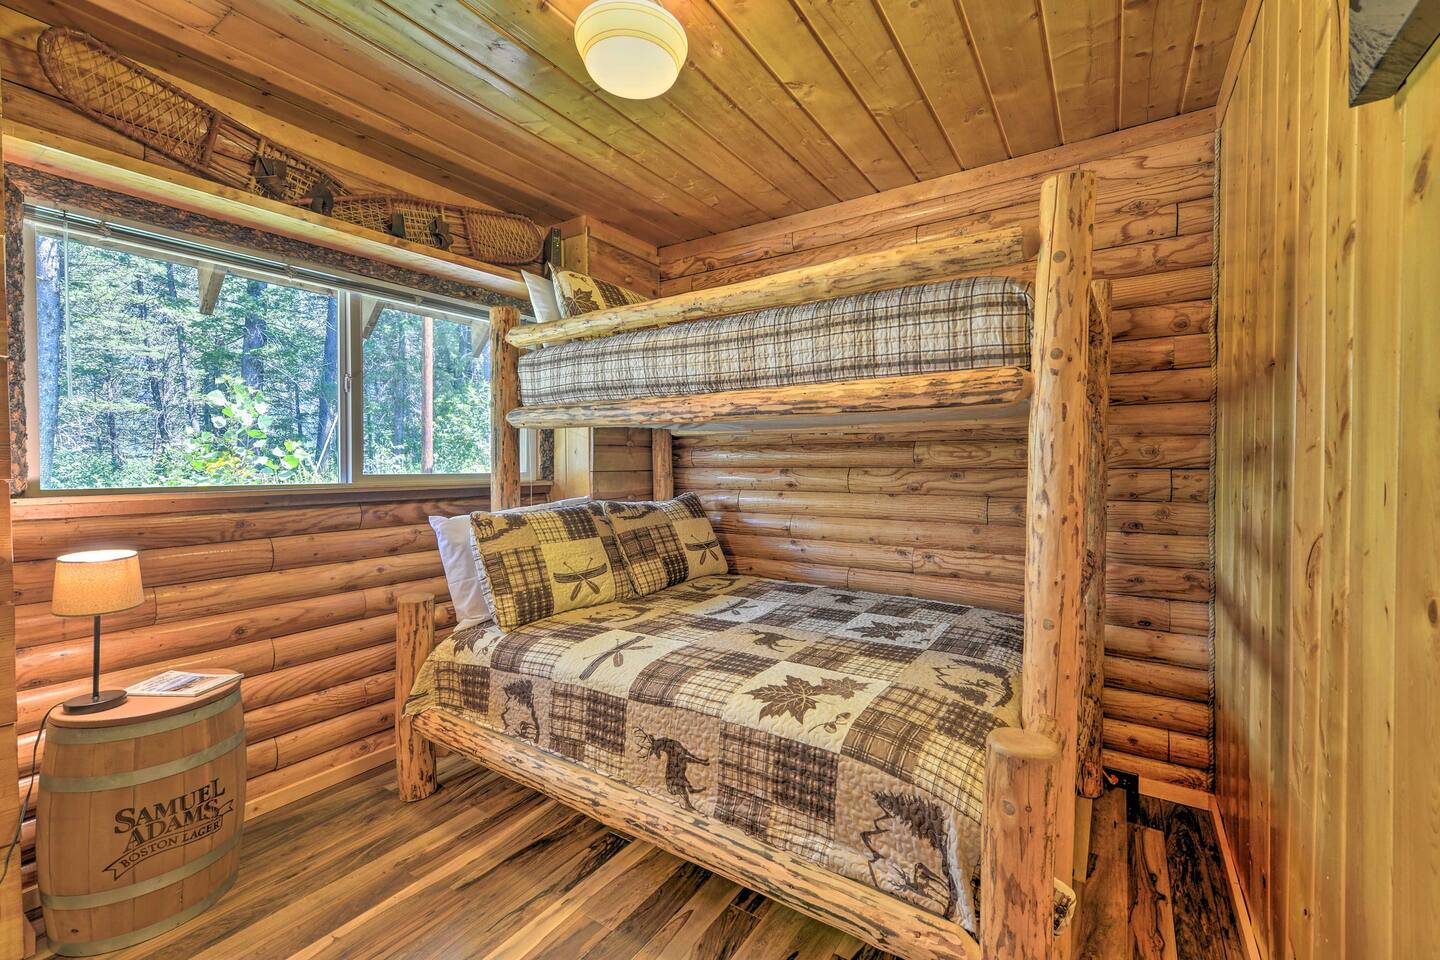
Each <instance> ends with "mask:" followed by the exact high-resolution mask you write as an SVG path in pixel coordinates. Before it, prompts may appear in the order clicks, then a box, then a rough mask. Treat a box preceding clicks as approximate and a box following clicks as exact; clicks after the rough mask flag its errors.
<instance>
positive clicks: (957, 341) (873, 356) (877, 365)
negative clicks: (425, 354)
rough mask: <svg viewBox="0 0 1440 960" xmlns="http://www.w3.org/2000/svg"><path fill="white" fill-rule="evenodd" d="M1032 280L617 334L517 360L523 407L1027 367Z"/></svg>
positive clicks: (927, 289) (958, 283)
mask: <svg viewBox="0 0 1440 960" xmlns="http://www.w3.org/2000/svg"><path fill="white" fill-rule="evenodd" d="M1032 308H1033V301H1032V298H1031V293H1030V287H1029V285H1027V284H1025V283H1022V282H1020V281H1018V280H1010V279H1006V278H1003V277H971V278H967V279H963V280H950V281H946V282H944V283H932V284H926V285H924V286H915V287H902V288H900V289H898V290H882V291H878V292H875V293H863V294H856V295H854V296H848V297H838V298H836V299H834V300H822V301H819V302H818V303H807V304H802V305H800V306H794V307H776V308H773V309H768V310H759V311H756V312H754V313H743V314H739V315H737V316H733V317H724V318H721V319H719V320H696V321H691V322H689V323H679V324H676V325H675V326H672V327H663V328H661V329H658V330H640V331H636V332H634V333H622V334H616V335H615V336H611V337H604V338H601V339H598V340H582V341H578V342H575V343H564V344H559V345H556V346H553V347H545V348H544V349H541V350H536V351H534V352H532V353H530V354H527V355H526V356H524V357H522V358H521V359H520V393H521V399H522V401H523V402H524V403H525V404H527V405H534V404H546V403H574V402H578V401H592V400H624V399H633V398H636V397H673V396H685V395H688V394H694V393H718V392H721V391H725V390H743V389H747V388H752V387H778V386H786V385H793V384H802V383H826V382H829V381H835V380H852V379H856V378H860V377H894V376H901V375H905V374H921V373H936V372H940V371H947V370H969V369H973V368H977V367H997V366H1028V365H1029V363H1030V317H1031V313H1032Z"/></svg>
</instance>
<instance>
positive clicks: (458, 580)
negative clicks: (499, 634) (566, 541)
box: [430, 497, 589, 623]
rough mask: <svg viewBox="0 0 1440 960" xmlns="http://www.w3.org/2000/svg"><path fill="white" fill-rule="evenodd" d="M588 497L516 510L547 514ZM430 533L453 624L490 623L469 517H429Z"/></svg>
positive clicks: (539, 504)
mask: <svg viewBox="0 0 1440 960" xmlns="http://www.w3.org/2000/svg"><path fill="white" fill-rule="evenodd" d="M588 499H589V498H588V497H570V498H569V499H567V500H557V501H555V502H554V503H536V504H532V505H531V506H528V507H520V508H519V509H520V511H521V512H526V513H528V512H529V511H531V510H551V509H553V508H555V507H560V506H565V507H568V506H573V505H575V504H577V503H585V502H586V501H587V500H588ZM430 529H431V530H434V531H435V541H436V543H437V545H438V546H439V547H440V565H441V566H442V567H444V568H445V582H446V583H447V584H449V586H450V599H451V600H452V601H453V602H454V604H455V620H456V622H457V623H464V622H465V621H467V620H493V619H494V617H493V616H492V615H491V613H490V604H488V603H486V602H485V584H484V580H485V568H484V567H482V566H480V563H479V561H478V560H477V559H476V557H475V527H474V526H472V525H471V523H470V514H468V513H463V514H461V515H460V516H458V517H431V518H430Z"/></svg>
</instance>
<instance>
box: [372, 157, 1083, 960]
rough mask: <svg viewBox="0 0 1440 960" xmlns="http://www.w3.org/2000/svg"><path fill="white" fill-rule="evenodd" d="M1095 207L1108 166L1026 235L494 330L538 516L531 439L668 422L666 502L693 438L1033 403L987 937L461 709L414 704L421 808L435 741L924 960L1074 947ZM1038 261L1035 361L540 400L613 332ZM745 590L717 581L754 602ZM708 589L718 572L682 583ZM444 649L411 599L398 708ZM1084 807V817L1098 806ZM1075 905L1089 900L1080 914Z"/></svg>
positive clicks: (500, 501)
mask: <svg viewBox="0 0 1440 960" xmlns="http://www.w3.org/2000/svg"><path fill="white" fill-rule="evenodd" d="M1094 204H1095V179H1094V176H1093V174H1091V173H1089V172H1087V171H1080V170H1077V171H1071V172H1068V173H1063V174H1059V175H1057V176H1054V177H1052V178H1050V179H1049V180H1047V181H1046V183H1045V184H1044V186H1043V190H1042V196H1041V204H1040V215H1039V230H1038V233H1037V232H1036V231H1034V230H1029V231H1027V230H1025V229H1021V228H1018V227H1017V228H1007V229H1002V230H995V231H988V232H986V233H983V234H976V235H971V236H965V237H958V238H950V239H945V240H939V241H932V242H929V243H924V244H916V245H913V246H907V247H903V248H898V249H895V250H890V251H886V252H884V253H880V254H867V255H861V256H856V257H850V258H846V259H844V260H839V261H833V262H831V263H827V264H822V265H818V266H813V267H806V268H802V269H799V270H793V271H789V272H787V273H782V274H776V275H772V276H769V277H764V278H760V279H756V280H750V281H746V282H743V283H738V284H734V285H731V286H729V287H721V288H716V289H710V290H704V291H697V292H693V293H686V294H681V295H678V296H672V297H666V298H662V299H658V300H653V301H647V302H645V303H640V304H632V305H629V306H624V307H618V308H614V309H607V310H603V311H598V312H595V313H590V314H586V315H583V316H580V317H575V318H571V319H563V320H557V321H550V322H546V323H539V324H527V325H524V326H521V325H520V324H519V315H518V312H517V311H515V310H514V309H513V308H507V307H500V308H495V309H494V311H492V317H491V349H492V355H491V356H492V411H491V413H492V418H493V421H492V422H493V427H494V435H493V441H492V442H493V444H494V459H493V463H494V468H493V475H492V490H491V497H492V509H495V510H502V509H507V508H511V507H518V506H519V503H520V467H519V435H518V429H519V428H521V427H600V426H627V427H646V428H650V429H652V430H654V433H653V439H654V442H653V451H654V468H655V469H654V474H653V477H654V488H655V489H654V493H655V498H656V499H657V500H660V499H667V498H669V497H671V496H672V495H673V492H674V491H673V482H672V474H671V461H670V450H671V446H670V442H671V432H670V431H671V430H672V429H684V430H704V429H707V428H718V429H723V430H725V431H727V432H733V431H736V430H745V429H749V428H759V427H765V426H775V425H780V424H789V425H805V424H829V423H836V422H844V423H855V424H871V423H891V422H907V423H908V422H912V421H913V422H925V423H932V424H933V423H942V424H949V423H957V424H958V423H967V422H970V421H972V420H973V419H974V418H977V417H987V416H995V415H1002V416H1009V415H1014V414H1016V413H1018V412H1021V411H1024V412H1025V414H1026V416H1027V417H1028V423H1029V433H1028V450H1029V453H1028V477H1027V497H1026V525H1027V534H1026V559H1025V565H1026V566H1025V584H1024V587H1025V596H1024V614H1023V644H1021V651H1020V652H1019V656H1018V658H1017V659H1018V661H1019V667H1018V673H1019V677H1018V679H1019V685H1020V694H1019V698H1018V699H1019V707H1018V709H1017V710H1016V711H1015V717H1014V718H1013V720H1012V721H1011V722H1009V723H1005V724H999V725H997V726H996V727H995V728H994V729H993V730H992V731H991V732H990V733H989V736H988V739H987V740H986V741H985V743H984V746H983V780H982V782H981V783H978V784H976V790H977V796H978V802H979V803H980V804H981V806H982V812H981V816H980V823H981V827H980V833H981V838H980V856H979V869H978V881H979V883H978V885H979V891H978V904H979V907H978V915H977V916H976V918H975V920H976V921H977V922H975V923H971V924H970V926H971V927H972V928H974V931H975V932H974V933H972V932H970V931H969V930H967V929H966V928H965V926H963V925H962V924H961V923H960V922H957V920H956V919H955V918H954V917H953V916H942V915H941V914H940V913H937V912H932V911H930V910H925V909H920V908H917V906H915V904H914V902H912V901H907V900H906V899H903V898H901V897H899V896H896V895H894V894H893V893H891V892H887V891H885V890H883V889H877V888H876V887H875V886H873V885H870V884H866V883H863V882H860V881H858V880H857V879H855V878H853V877H848V876H844V875H841V874H839V873H835V872H831V871H829V870H826V869H824V868H823V867H821V866H819V865H818V864H817V862H816V860H817V858H816V857H813V856H803V855H801V854H800V853H797V852H796V851H795V850H792V849H784V848H782V847H780V846H776V845H772V844H769V843H766V842H764V841H763V840H760V839H757V838H756V837H755V836H752V835H751V834H750V833H747V832H746V831H745V830H742V829H738V828H737V827H736V826H734V825H731V824H729V823H724V822H720V821H718V820H716V819H714V818H712V817H707V816H704V815H702V814H700V813H698V812H696V811H695V810H693V809H690V805H689V804H688V803H685V802H680V803H677V802H670V800H673V799H674V798H670V800H667V798H665V797H663V796H657V795H656V794H655V793H654V792H653V791H649V792H647V791H642V790H640V789H638V788H636V787H634V786H631V785H627V784H626V783H622V782H621V781H619V780H617V779H614V778H612V777H610V776H606V775H605V774H603V773H601V772H599V771H598V770H596V769H592V768H591V767H588V766H585V765H582V764H580V763H575V762H572V761H570V760H568V759H565V758H563V757H560V756H558V755H557V754H555V753H554V752H551V751H547V750H544V749H541V748H540V747H539V746H537V745H536V744H535V743H533V742H530V741H529V740H525V739H521V738H517V737H513V736H509V735H506V734H505V733H502V732H499V731H497V730H496V729H492V728H490V727H487V726H484V725H481V724H479V723H475V722H472V721H470V720H467V719H466V718H465V717H463V716H461V715H459V713H456V712H451V711H448V710H445V709H440V708H427V709H423V710H421V711H419V712H415V711H413V710H412V711H409V712H406V711H404V710H403V709H402V710H401V712H400V713H399V715H398V716H397V745H396V753H397V769H398V775H399V783H400V795H401V797H402V798H403V799H405V800H407V801H409V800H418V799H421V798H423V797H425V796H428V795H429V794H430V793H431V792H433V791H434V790H435V788H436V780H435V749H436V747H443V748H446V749H449V750H452V751H455V752H458V753H460V754H462V755H464V756H466V757H469V758H471V759H473V760H475V761H477V762H479V763H482V764H484V765H486V766H489V767H491V768H493V769H495V770H497V771H499V772H501V773H503V774H504V775H506V776H508V777H510V778H512V779H515V780H517V781H519V782H521V783H524V784H527V785H529V786H531V787H533V788H535V789H536V790H538V791H540V792H542V793H544V794H547V795H549V796H551V797H554V798H555V799H557V800H559V801H561V802H562V803H565V804H568V805H570V806H572V807H574V808H576V809H578V810H580V811H582V812H584V813H586V814H588V815H590V816H592V817H594V818H595V819H597V820H599V821H601V822H602V823H605V824H607V825H609V826H611V827H613V828H615V829H617V830H619V831H621V832H623V833H626V834H629V835H631V836H635V837H639V838H643V839H645V840H647V841H649V842H651V843H653V844H655V845H656V846H658V847H661V848H662V849H665V850H667V851H669V852H671V853H673V854H675V855H677V856H679V857H682V858H684V859H687V860H690V861H692V862H695V863H697V864H699V865H701V866H703V867H705V868H707V869H709V870H711V871H713V872H715V873H718V874H721V875H723V876H726V877H728V878H730V879H732V880H734V881H736V882H738V883H741V884H743V885H745V886H747V887H750V888H752V889H755V890H758V891H760V892H762V893H764V894H766V895H768V896H770V897H772V898H774V899H776V900H778V901H780V902H782V903H785V904H787V905H789V906H791V907H793V908H795V909H797V910H799V911H801V912H803V913H806V914H808V915H810V916H812V917H815V918H817V919H819V920H821V921H823V922H825V923H828V924H831V925H833V926H835V927H837V928H839V929H841V930H844V931H846V932H848V933H851V934H853V935H855V936H857V937H859V938H861V939H863V940H865V941H867V942H868V943H871V944H873V945H874V946H876V947H879V948H881V949H884V950H888V951H890V952H893V953H895V954H897V955H899V956H901V957H903V958H905V960H942V958H957V957H965V958H976V960H979V958H984V960H1000V958H1004V960H1030V958H1036V960H1038V958H1044V957H1050V956H1054V955H1060V954H1057V952H1056V951H1057V947H1056V944H1063V943H1064V939H1063V935H1061V934H1059V933H1058V932H1057V931H1058V929H1059V926H1060V925H1059V924H1058V923H1057V910H1056V904H1057V900H1059V901H1067V897H1066V896H1065V895H1068V894H1070V888H1071V887H1072V886H1078V885H1077V884H1075V883H1074V877H1075V875H1076V868H1075V864H1076V863H1077V862H1079V863H1081V864H1083V860H1084V857H1085V854H1086V846H1087V843H1086V838H1085V830H1084V827H1085V824H1086V823H1087V822H1088V818H1087V817H1083V816H1077V797H1079V798H1085V797H1093V796H1096V795H1098V792H1099V786H1100V771H1099V748H1100V737H1099V723H1100V707H1099V694H1100V687H1101V676H1100V667H1101V660H1102V654H1103V650H1102V632H1103V621H1104V600H1103V594H1104V590H1103V586H1104V584H1103V581H1104V577H1103V565H1104V552H1103V551H1104V531H1105V488H1106V475H1105V466H1104V457H1105V410H1106V405H1107V402H1108V397H1107V394H1106V382H1107V379H1108V372H1109V340H1110V335H1109V289H1108V284H1105V283H1103V282H1092V265H1091V256H1092V232H1093V226H1092V224H1093V215H1094ZM1032 262H1033V264H1034V266H1033V268H1032V267H1030V266H1029V265H1030V264H1031V263H1032ZM1032 269H1033V278H1034V283H1033V287H1031V288H1030V289H1033V297H1034V304H1033V315H1032V319H1031V323H1030V330H1029V344H1028V346H1029V359H1028V362H1023V363H1014V364H1009V365H1001V366H994V365H990V366H979V365H975V366H971V367H968V368H966V369H958V370H926V371H924V372H920V373H908V374H900V375H893V376H883V377H868V378H860V379H849V380H843V381H825V382H812V383H800V384H783V385H768V386H753V387H747V388H743V389H736V390H726V391H722V392H717V393H710V394H704V395H695V394H686V395H681V396H644V397H620V398H614V399H603V398H602V399H593V398H592V399H584V400H569V401H566V402H556V403H545V404H531V405H522V403H521V374H520V361H521V351H522V349H532V348H536V347H543V348H545V349H549V348H550V347H551V346H554V345H561V344H576V343H579V342H581V341H595V344H596V347H597V349H599V348H603V345H604V344H605V343H606V342H607V340H608V341H612V342H613V340H614V338H616V337H617V336H625V335H628V334H632V333H634V332H636V331H659V330H663V329H666V328H672V327H675V326H676V325H680V324H691V323H692V322H695V321H710V320H713V319H716V318H724V317H733V316H736V315H740V314H744V313H746V312H749V311H764V310H767V309H772V308H777V307H785V306H793V305H800V304H809V303H813V302H816V301H821V300H826V299H831V298H835V297H844V296H852V295H860V294H866V293H870V292H874V291H884V290H895V289H898V288H903V287H909V286H913V285H916V284H930V283H937V282H945V281H950V280H953V279H955V278H959V277H968V276H974V275H977V274H983V273H1002V274H1003V275H1005V276H1008V277H1012V278H1014V277H1022V278H1023V277H1025V276H1026V275H1027V274H1030V272H1031V270H1032ZM690 329H691V330H695V329H701V328H699V327H695V326H692V327H691V328H690ZM897 520H898V518H897ZM712 579H717V580H719V579H721V578H712ZM735 579H736V578H731V581H729V582H726V583H720V584H719V585H712V588H713V589H716V590H720V591H722V592H723V591H724V590H728V589H734V586H733V581H734V580H735ZM738 579H740V580H742V581H743V580H745V579H746V578H738ZM752 579H753V578H752ZM696 583H701V584H703V581H692V582H691V583H689V584H684V585H682V586H685V587H692V588H693V587H694V586H695V584H696ZM742 586H745V584H742ZM675 589H678V588H675ZM663 595H664V594H663V592H662V593H661V594H655V595H652V596H654V597H659V596H663ZM692 598H693V593H692ZM646 599H650V598H646ZM675 602H678V601H675ZM598 609H604V608H598ZM543 623H544V621H541V623H540V624H532V625H530V626H529V627H527V628H522V629H535V628H537V627H541V626H542V625H543ZM1017 629H1018V626H1017ZM435 644H436V640H435V622H434V600H433V598H432V597H428V596H419V595H412V596H407V597H402V598H400V603H399V608H398V615H397V657H396V685H397V698H396V702H397V704H403V703H404V701H405V700H406V698H407V696H409V695H410V694H411V692H412V688H414V687H415V684H416V678H417V676H419V675H420V674H421V673H422V671H423V670H424V668H425V665H426V662H427V660H428V659H429V658H430V657H431V654H432V652H433V651H434V648H435ZM1072 791H1073V792H1072ZM1079 804H1080V806H1081V807H1082V808H1083V799H1081V800H1080V801H1079ZM1082 873H1083V870H1082ZM1057 891H1058V894H1059V895H1058V896H1057ZM1073 900H1074V898H1073V896H1069V897H1068V902H1069V903H1071V904H1072V905H1073Z"/></svg>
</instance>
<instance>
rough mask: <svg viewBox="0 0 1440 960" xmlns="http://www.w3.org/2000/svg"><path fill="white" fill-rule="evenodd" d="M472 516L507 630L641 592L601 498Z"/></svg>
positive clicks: (479, 553)
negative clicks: (628, 569)
mask: <svg viewBox="0 0 1440 960" xmlns="http://www.w3.org/2000/svg"><path fill="white" fill-rule="evenodd" d="M470 522H471V523H472V524H473V525H474V527H475V555H476V559H477V560H478V561H479V563H480V565H481V566H482V567H483V568H484V569H485V577H484V579H483V581H482V582H483V583H484V589H485V596H486V599H487V600H489V601H490V609H491V610H493V611H494V612H495V622H496V624H497V625H499V627H500V628H501V629H502V630H514V629H515V628H516V627H521V626H524V625H525V624H527V623H533V622H535V621H536V620H543V619H545V618H546V617H552V616H554V615H555V614H557V613H564V612H565V611H567V610H577V609H579V608H581V607H593V606H597V605H599V604H602V603H610V602H612V601H615V600H626V599H629V598H630V597H632V596H634V591H633V590H632V589H631V587H630V581H629V578H628V577H627V576H626V573H625V560H624V558H623V557H622V556H621V553H620V549H619V546H618V544H617V543H616V538H615V530H614V528H613V527H612V526H611V524H610V520H609V518H608V517H607V516H606V515H605V508H604V507H603V506H602V505H601V504H599V503H585V504H581V505H579V506H574V507H560V508H557V509H554V510H532V511H525V512H521V511H508V512H501V513H483V512H482V513H475V514H472V515H471V517H470ZM707 526H708V524H707Z"/></svg>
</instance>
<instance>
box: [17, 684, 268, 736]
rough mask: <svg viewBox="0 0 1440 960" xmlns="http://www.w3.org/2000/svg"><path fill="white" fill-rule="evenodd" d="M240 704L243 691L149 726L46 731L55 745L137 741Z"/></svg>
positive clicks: (72, 728) (130, 725)
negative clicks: (138, 738)
mask: <svg viewBox="0 0 1440 960" xmlns="http://www.w3.org/2000/svg"><path fill="white" fill-rule="evenodd" d="M239 702H240V691H239V690H238V689H237V690H235V692H233V693H231V694H230V695H229V696H227V697H221V698H220V699H219V700H216V701H215V702H214V703H207V704H205V706H203V707H197V708H196V709H194V710H187V711H186V712H184V713H177V714H176V715H175V716H173V717H161V718H160V719H159V720H148V721H146V722H145V723H132V724H127V725H122V726H118V727H58V726H51V727H48V728H47V729H46V730H45V739H46V740H49V741H50V742H51V743H113V742H114V741H116V740H133V739H134V738H136V737H149V736H153V735H154V734H157V733H165V732H167V731H170V730H178V729H179V728H181V727H187V726H189V725H190V724H192V723H199V722H200V721H201V720H209V719H210V718H211V717H213V716H216V715H218V714H222V713H224V712H225V711H226V710H229V709H230V708H231V707H233V706H235V704H237V703H239Z"/></svg>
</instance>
